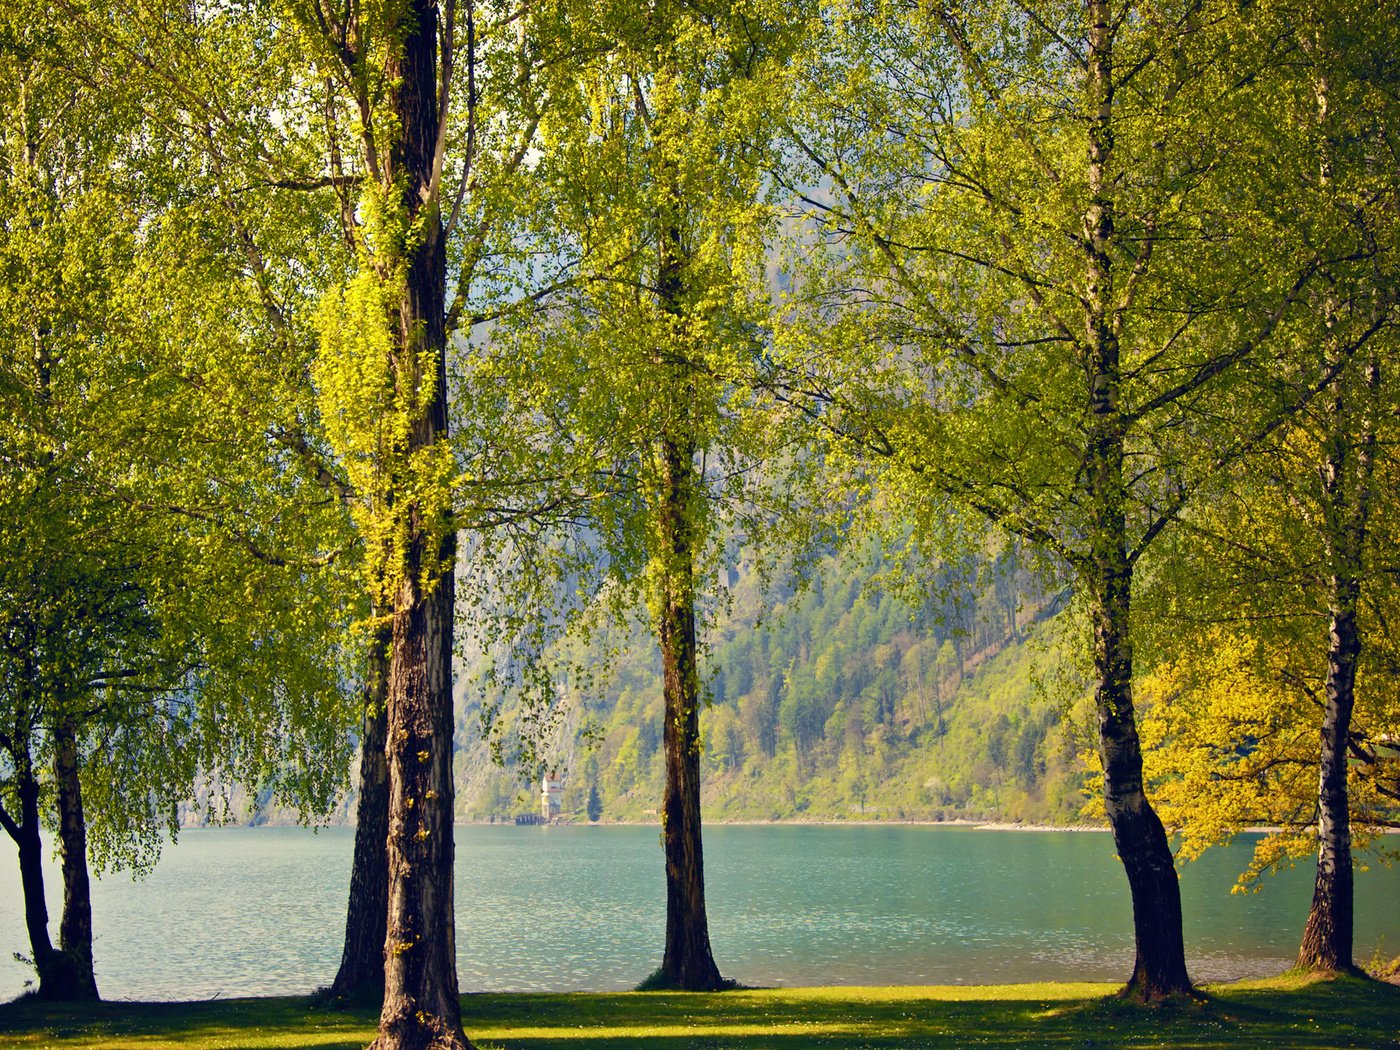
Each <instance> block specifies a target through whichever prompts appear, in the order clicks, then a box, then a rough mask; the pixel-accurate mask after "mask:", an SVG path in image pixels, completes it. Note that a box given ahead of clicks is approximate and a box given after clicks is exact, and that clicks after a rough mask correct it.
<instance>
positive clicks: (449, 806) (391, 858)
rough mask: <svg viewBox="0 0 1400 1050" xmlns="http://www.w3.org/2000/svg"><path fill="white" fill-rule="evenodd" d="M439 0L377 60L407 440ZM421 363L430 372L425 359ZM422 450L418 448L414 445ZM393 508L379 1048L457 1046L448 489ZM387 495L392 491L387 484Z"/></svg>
mask: <svg viewBox="0 0 1400 1050" xmlns="http://www.w3.org/2000/svg"><path fill="white" fill-rule="evenodd" d="M437 36H438V21H437V6H436V4H435V3H433V2H432V0H412V3H411V7H410V11H409V12H408V17H407V19H406V24H405V26H404V40H403V45H402V50H401V51H400V52H398V53H397V54H396V55H394V56H393V58H391V60H390V61H389V62H388V63H387V64H386V74H387V78H386V79H387V82H388V83H389V84H390V85H392V88H391V93H392V98H391V102H392V106H393V109H394V113H395V116H396V118H397V121H398V129H397V130H398V132H399V134H398V136H397V137H396V140H395V141H394V143H393V145H392V148H391V155H390V160H389V169H390V170H389V171H388V172H387V176H388V178H387V180H386V185H385V189H386V190H389V189H397V190H398V191H399V192H400V193H401V194H402V195H401V197H400V198H399V200H400V202H401V204H402V207H403V208H404V211H405V214H406V217H407V219H408V225H407V226H406V227H405V229H406V230H410V229H411V230H412V235H411V236H409V237H408V239H407V241H406V244H407V247H406V249H405V250H406V251H407V252H408V256H407V259H406V260H405V262H406V263H407V267H406V271H407V272H406V274H405V276H404V296H403V300H402V302H401V303H400V307H399V317H398V332H397V334H396V346H395V355H394V356H395V360H394V370H395V382H396V383H397V384H398V387H399V391H400V393H401V394H402V395H406V396H405V397H404V402H405V403H413V401H416V400H418V399H419V398H420V397H422V395H423V393H425V392H426V391H427V390H431V395H432V396H431V399H429V400H428V403H427V405H426V407H425V409H424V411H423V412H422V413H421V414H419V415H418V416H417V417H416V418H415V419H413V420H412V423H411V426H410V431H409V437H408V449H407V451H408V454H409V462H410V463H412V462H413V460H414V454H415V453H417V452H419V451H420V450H423V449H427V448H429V447H430V446H434V445H439V444H441V443H444V442H446V440H447V360H446V335H445V329H444V325H445V305H446V304H445V298H446V281H447V258H446V254H445V250H444V243H443V229H442V219H441V215H440V214H439V211H438V205H437V201H436V199H435V198H433V199H430V198H432V194H431V193H430V192H429V188H430V187H431V186H432V170H433V158H434V152H435V148H436V142H437V132H438V107H437V77H438V53H437ZM428 367H431V368H432V372H431V373H429V372H428V371H427V368H428ZM419 458H421V457H419ZM425 487H426V490H427V493H426V495H425V494H424V493H423V492H421V491H419V492H415V493H413V495H412V499H413V502H405V503H404V504H402V505H400V506H398V507H397V508H396V512H397V513H398V514H400V515H401V517H400V519H399V520H400V522H401V523H402V524H403V526H404V528H405V530H406V545H405V550H404V555H403V561H402V563H401V564H400V565H399V566H398V568H397V571H398V572H399V573H400V574H401V575H400V576H399V578H398V582H397V586H396V589H395V593H394V599H393V623H392V633H391V638H392V641H391V648H390V656H389V684H388V723H387V734H388V743H387V747H386V758H387V762H388V767H389V835H388V868H389V905H388V912H387V927H386V937H385V942H384V1006H383V1010H382V1011H381V1013H380V1019H379V1036H378V1038H377V1039H376V1040H375V1042H374V1044H373V1045H374V1046H375V1047H376V1048H382V1050H419V1048H426V1047H433V1048H467V1047H470V1045H471V1044H470V1043H469V1042H468V1041H467V1037H466V1035H465V1034H464V1033H463V1032H462V1020H461V1000H460V998H459V994H460V993H459V991H458V986H457V943H456V934H455V930H454V915H453V884H452V879H453V840H452V816H453V802H452V798H453V787H452V730H453V717H452V630H453V601H454V598H455V587H454V575H453V567H454V562H455V559H456V555H457V543H456V535H455V533H454V532H453V531H452V529H451V526H450V524H449V523H450V517H451V505H450V494H449V493H447V492H441V493H439V492H437V490H436V487H435V486H434V485H432V484H431V483H429V484H428V485H427V486H425ZM394 495H398V493H395V494H394Z"/></svg>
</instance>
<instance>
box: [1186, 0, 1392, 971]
mask: <svg viewBox="0 0 1400 1050" xmlns="http://www.w3.org/2000/svg"><path fill="white" fill-rule="evenodd" d="M1334 15H1335V17H1329V18H1328V19H1326V20H1319V19H1318V18H1317V17H1316V15H1315V13H1314V12H1312V11H1310V10H1307V9H1301V8H1300V9H1293V8H1291V7H1289V6H1287V5H1283V6H1280V7H1277V8H1270V9H1268V11H1267V12H1266V14H1265V15H1263V16H1261V17H1260V19H1259V23H1258V24H1257V25H1256V26H1254V27H1253V30H1254V32H1255V34H1256V38H1264V37H1268V38H1271V39H1284V40H1287V41H1289V43H1290V45H1291V56H1290V58H1291V65H1292V67H1293V69H1294V75H1293V77H1292V80H1291V83H1290V85H1289V88H1290V90H1288V91H1287V92H1285V93H1283V94H1282V97H1281V99H1280V106H1281V108H1282V109H1283V110H1284V112H1286V113H1287V114H1288V117H1289V120H1290V123H1291V124H1292V126H1294V127H1296V128H1298V129H1299V131H1300V132H1301V134H1300V136H1299V138H1300V140H1301V143H1302V148H1301V149H1297V150H1294V151H1291V154H1290V156H1291V157H1292V158H1293V160H1292V163H1285V164H1284V165H1281V166H1282V167H1283V168H1284V170H1285V172H1286V179H1285V180H1284V181H1283V190H1284V192H1283V193H1281V194H1280V195H1279V196H1278V197H1276V198H1271V199H1270V200H1269V201H1267V202H1266V204H1265V206H1264V207H1263V208H1261V209H1260V214H1261V220H1262V221H1263V222H1265V223H1267V224H1268V225H1269V226H1271V227H1272V228H1273V229H1274V230H1277V231H1278V232H1279V234H1280V235H1281V236H1283V235H1287V234H1288V232H1289V231H1302V236H1303V237H1305V238H1306V242H1307V243H1308V244H1309V245H1311V246H1314V248H1315V250H1316V251H1317V252H1318V256H1319V262H1318V278H1319V279H1318V281H1317V282H1316V283H1315V285H1314V286H1313V287H1312V288H1310V289H1309V290H1308V292H1307V294H1306V295H1305V296H1304V298H1303V301H1302V305H1303V306H1304V309H1303V310H1300V311H1299V312H1298V314H1297V316H1295V317H1294V318H1292V319H1291V323H1289V324H1288V325H1287V326H1286V327H1285V328H1284V329H1283V332H1282V334H1283V335H1285V336H1286V337H1287V340H1288V342H1287V343H1285V344H1284V345H1285V346H1288V347H1289V350H1288V355H1287V357H1286V358H1285V361H1287V362H1289V363H1287V364H1285V365H1284V367H1283V368H1282V369H1281V370H1280V371H1281V375H1280V379H1279V382H1280V385H1281V386H1283V387H1284V389H1285V390H1289V391H1290V395H1289V396H1291V397H1292V399H1293V400H1294V401H1296V402H1298V403H1300V404H1301V405H1302V407H1301V409H1300V411H1298V412H1297V413H1296V414H1295V415H1294V417H1293V418H1292V419H1290V421H1289V422H1288V424H1287V425H1286V426H1284V427H1281V428H1280V429H1279V431H1278V433H1277V434H1276V435H1275V436H1274V437H1273V439H1271V440H1270V441H1269V442H1268V443H1267V444H1266V445H1265V446H1264V447H1262V448H1261V449H1260V450H1259V451H1258V453H1257V454H1256V455H1254V456H1253V457H1251V459H1250V461H1249V462H1248V464H1247V465H1246V466H1244V467H1243V468H1242V469H1241V470H1240V471H1238V472H1236V473H1234V474H1232V475H1231V476H1230V479H1229V480H1230V481H1231V483H1232V484H1231V488H1230V489H1228V490H1224V491H1222V492H1220V493H1219V494H1218V495H1217V496H1216V497H1215V499H1214V500H1213V501H1212V502H1211V504H1210V505H1208V506H1203V507H1202V508H1201V509H1200V511H1199V512H1198V513H1196V514H1194V515H1192V516H1191V517H1190V518H1189V519H1188V521H1187V524H1188V527H1189V529H1190V531H1191V539H1192V540H1194V544H1195V547H1196V548H1198V549H1197V550H1196V551H1195V552H1194V553H1195V555H1196V557H1197V558H1198V559H1199V560H1198V561H1197V563H1196V564H1198V565H1200V566H1201V570H1200V571H1201V573H1202V575H1200V577H1199V578H1200V580H1201V581H1202V582H1201V583H1198V584H1196V586H1195V587H1194V588H1193V587H1188V588H1185V590H1186V593H1188V594H1189V593H1191V592H1192V591H1196V592H1198V594H1199V593H1202V592H1203V594H1204V595H1205V597H1198V602H1199V604H1198V605H1197V606H1196V607H1195V610H1194V613H1195V615H1196V616H1198V617H1199V616H1201V615H1202V614H1203V613H1204V612H1205V610H1208V609H1211V608H1212V607H1213V606H1214V605H1215V604H1216V602H1218V601H1219V600H1220V596H1218V595H1214V594H1213V593H1212V592H1213V591H1214V588H1212V587H1211V586H1209V581H1215V580H1221V579H1223V580H1226V581H1229V584H1230V590H1229V591H1228V592H1227V595H1228V597H1227V600H1228V601H1231V602H1233V603H1235V604H1236V606H1237V609H1236V610H1233V611H1231V612H1227V613H1226V614H1225V615H1226V617H1227V619H1229V620H1231V621H1233V622H1234V623H1235V624H1237V626H1236V627H1234V628H1233V629H1232V631H1233V632H1234V633H1236V635H1237V636H1236V637H1235V638H1233V639H1228V638H1227V639H1226V644H1225V645H1224V646H1222V652H1224V653H1230V654H1232V656H1233V657H1234V660H1233V665H1234V666H1233V668H1232V670H1231V671H1230V672H1229V673H1230V674H1231V675H1232V676H1233V677H1234V678H1236V679H1238V678H1239V677H1241V676H1243V677H1245V678H1246V679H1247V680H1248V682H1249V683H1250V685H1251V686H1252V688H1246V689H1245V690H1244V691H1243V692H1242V696H1246V697H1251V698H1256V702H1255V703H1254V704H1252V705H1249V706H1248V707H1247V708H1246V718H1247V719H1249V718H1258V719H1260V722H1259V723H1258V724H1257V725H1255V726H1254V727H1253V728H1249V723H1248V721H1246V723H1245V724H1244V725H1243V726H1241V727H1240V728H1241V730H1242V731H1243V733H1244V735H1243V737H1242V738H1240V739H1237V740H1235V741H1233V742H1231V741H1228V740H1216V741H1215V742H1214V743H1213V744H1212V745H1210V746H1208V747H1207V749H1206V750H1205V751H1204V752H1203V754H1207V755H1213V756H1214V761H1213V762H1212V763H1209V764H1211V765H1214V766H1217V767H1218V772H1219V773H1220V785H1219V787H1212V786H1203V787H1204V790H1203V792H1202V799H1201V801H1200V803H1196V804H1192V803H1190V802H1186V801H1185V800H1182V799H1181V798H1180V797H1179V796H1177V798H1176V799H1175V801H1176V802H1177V803H1178V805H1179V806H1180V809H1179V813H1180V814H1181V816H1182V818H1184V819H1186V820H1187V822H1188V827H1189V826H1190V825H1191V824H1192V823H1195V817H1196V815H1197V813H1198V812H1199V811H1201V810H1206V811H1209V810H1211V809H1214V811H1215V813H1217V814H1220V813H1225V814H1228V816H1227V817H1226V819H1225V820H1224V821H1223V822H1222V821H1219V820H1217V819H1208V820H1207V821H1206V822H1205V823H1206V827H1207V828H1208V829H1209V830H1205V831H1204V832H1203V833H1201V840H1202V841H1209V840H1210V839H1211V837H1212V836H1213V835H1219V834H1220V833H1222V832H1223V831H1224V830H1225V829H1226V828H1228V827H1229V826H1230V825H1231V822H1232V821H1233V820H1237V819H1239V818H1240V817H1241V816H1242V815H1243V814H1244V813H1245V812H1247V811H1248V810H1249V809H1250V808H1252V807H1255V806H1257V805H1258V804H1259V802H1260V800H1259V799H1258V798H1257V797H1255V798H1254V799H1253V800H1252V801H1248V800H1250V798H1251V795H1252V794H1253V792H1254V791H1256V790H1257V788H1258V786H1259V785H1262V784H1265V783H1272V784H1273V785H1274V787H1275V788H1276V789H1277V796H1276V798H1274V799H1272V800H1270V802H1269V804H1268V805H1267V806H1266V807H1265V808H1266V809H1268V810H1269V811H1270V812H1272V813H1275V814H1277V815H1278V818H1279V819H1278V820H1277V821H1269V823H1280V824H1283V825H1285V826H1286V827H1287V828H1288V829H1289V830H1288V832H1287V833H1285V834H1284V835H1282V836H1277V835H1276V836H1270V837H1269V838H1268V839H1266V840H1265V841H1264V842H1263V843H1261V846H1260V850H1259V851H1258V852H1257V853H1256V858H1255V864H1254V865H1253V866H1252V869H1251V873H1252V874H1257V873H1258V872H1259V871H1260V870H1263V869H1264V868H1267V867H1269V866H1270V865H1271V864H1272V863H1274V862H1277V861H1278V860H1279V859H1281V858H1282V857H1285V856H1288V855H1289V854H1292V853H1294V852H1296V851H1298V850H1299V849H1300V848H1301V847H1302V846H1303V843H1304V842H1307V843H1308V845H1307V848H1308V849H1312V848H1315V849H1316V850H1317V854H1318V862H1317V877H1316V884H1315V889H1314V895H1313V902H1312V907H1311V909H1310V912H1309V917H1308V922H1307V926H1306V928H1305V931H1304V935H1303V943H1302V947H1301V949H1300V952H1299V965H1300V966H1302V967H1307V968H1316V969H1324V970H1350V969H1352V968H1353V967H1354V963H1353V960H1352V929H1351V927H1352V918H1351V916H1352V877H1353V876H1352V867H1353V864H1352V844H1351V822H1352V820H1353V819H1359V820H1360V822H1361V826H1362V827H1363V828H1364V827H1374V823H1375V822H1376V821H1377V820H1380V821H1382V822H1384V821H1385V820H1386V819H1387V814H1386V811H1385V805H1384V802H1383V799H1384V792H1385V786H1384V774H1383V773H1382V776H1381V778H1379V779H1378V778H1377V776H1376V773H1377V770H1378V769H1383V767H1384V762H1381V763H1378V762H1377V761H1376V759H1377V757H1378V756H1377V753H1376V750H1375V739H1374V738H1375V735H1376V734H1382V735H1383V734H1384V732H1385V731H1386V730H1385V726H1386V725H1387V713H1386V709H1385V704H1384V703H1383V702H1381V703H1378V702H1377V700H1376V698H1375V697H1374V696H1367V695H1366V694H1367V693H1369V692H1371V691H1372V690H1375V689H1377V688H1378V687H1379V684H1380V683H1382V682H1384V681H1385V680H1386V678H1387V676H1388V671H1387V669H1386V667H1385V663H1384V657H1383V655H1382V654H1383V653H1384V652H1385V650H1386V649H1387V648H1388V643H1387V642H1386V640H1385V636H1386V632H1385V631H1384V630H1383V629H1378V627H1377V626H1371V625H1369V624H1368V623H1367V620H1368V619H1369V620H1372V621H1374V623H1375V624H1376V625H1379V624H1384V623H1385V622H1387V618H1388V612H1387V610H1388V608H1389V602H1390V600H1391V599H1392V595H1391V592H1390V587H1389V586H1388V582H1387V580H1386V569H1385V567H1384V566H1385V561H1384V553H1383V552H1385V551H1386V550H1388V549H1389V546H1390V545H1389V543H1388V542H1387V541H1388V537H1387V536H1386V533H1385V530H1386V529H1388V528H1389V527H1390V525H1389V519H1390V518H1391V516H1392V515H1393V508H1392V507H1391V505H1390V500H1389V498H1388V496H1389V491H1390V489H1389V486H1387V485H1386V484H1384V483H1381V482H1380V481H1379V477H1378V473H1377V472H1378V470H1379V471H1381V472H1382V473H1385V472H1388V470H1389V467H1388V466H1387V465H1386V463H1385V460H1386V459H1387V457H1388V449H1389V446H1390V439H1389V437H1388V436H1387V435H1388V430H1389V424H1388V421H1389V419H1390V417H1391V416H1392V415H1393V404H1394V398H1395V395H1394V391H1393V377H1391V376H1389V375H1388V370H1387V369H1386V368H1385V367H1384V362H1385V361H1386V359H1387V356H1388V353H1389V348H1390V346H1391V344H1392V343H1393V341H1394V324H1395V320H1396V313H1395V309H1396V301H1395V296H1394V292H1393V289H1394V287H1395V275H1394V268H1393V264H1392V263H1391V261H1390V259H1391V256H1392V255H1393V252H1394V244H1395V241H1394V236H1395V229H1394V215H1395V212H1396V206H1397V202H1398V201H1400V184H1397V182H1396V179H1395V177H1394V172H1393V167H1391V166H1382V165H1378V164H1377V163H1376V156H1377V153H1378V151H1379V152H1384V151H1387V150H1391V149H1393V148H1394V143H1393V127H1394V117H1395V108H1394V99H1393V97H1392V95H1391V93H1390V92H1389V91H1388V90H1387V89H1386V88H1384V87H1383V86H1382V85H1384V84H1387V83H1389V82H1390V80H1391V79H1392V77H1393V62H1394V58H1393V56H1394V51H1395V46H1396V42H1397V41H1396V38H1395V28H1394V26H1392V25H1390V22H1389V20H1387V19H1383V18H1382V19H1376V18H1374V17H1373V16H1372V14H1371V13H1370V12H1369V11H1365V10H1362V9H1360V8H1351V9H1349V10H1348V11H1346V13H1345V15H1344V16H1343V15H1341V13H1339V12H1338V13H1334ZM1295 236H1296V234H1295ZM1276 342H1279V340H1276ZM1290 344H1291V345H1290ZM1318 375H1320V376H1321V377H1322V379H1321V381H1320V382H1318V383H1317V385H1316V388H1315V389H1316V397H1315V398H1309V399H1305V398H1302V397H1300V396H1299V393H1300V391H1299V387H1300V386H1301V385H1302V384H1305V383H1308V382H1311V381H1312V377H1313V376H1318ZM1378 529H1379V530H1380V531H1379V532H1378V531H1377V530H1378ZM1186 553H1187V554H1188V556H1189V555H1190V554H1191V553H1192V552H1190V551H1188V552H1186ZM1245 581H1253V582H1252V585H1250V586H1240V584H1243V583H1244V582H1245ZM1177 605H1178V607H1186V606H1188V605H1189V603H1186V602H1181V601H1178V603H1177ZM1216 615H1217V616H1218V614H1216ZM1324 627H1325V630H1324ZM1320 636H1321V637H1320ZM1324 637H1325V641H1324ZM1372 646H1375V647H1377V649H1378V652H1377V653H1376V654H1375V655H1370V654H1368V653H1367V651H1366V650H1367V648H1369V647H1372ZM1167 649H1168V651H1169V652H1173V655H1174V656H1175V657H1176V659H1178V660H1182V661H1183V662H1184V663H1187V664H1189V663H1190V660H1189V659H1184V658H1182V657H1180V656H1177V655H1176V654H1175V652H1174V651H1173V650H1174V647H1171V646H1168V647H1167ZM1368 665H1369V669H1370V674H1368V675H1365V676H1364V677H1362V678H1359V677H1358V675H1359V673H1360V672H1361V669H1362V668H1363V667H1367V666H1368ZM1187 673H1188V674H1189V672H1187ZM1366 678H1369V679H1370V683H1369V684H1367V685H1365V687H1364V688H1363V686H1362V683H1363V682H1364V681H1365V679H1366ZM1197 688H1199V687H1197ZM1206 688H1207V690H1208V691H1210V692H1214V690H1213V689H1210V687H1209V686H1207V687H1206ZM1359 697H1360V698H1364V699H1362V706H1361V707H1360V708H1358V707H1357V701H1358V698H1359ZM1265 698H1267V702H1266V703H1265V704H1264V706H1263V707H1262V708H1261V706H1260V703H1259V701H1261V700H1264V699H1265ZM1187 706H1190V707H1194V705H1187ZM1227 709H1228V708H1227ZM1310 709H1311V719H1312V720H1314V721H1318V718H1317V716H1318V714H1319V713H1320V715H1321V718H1320V723H1321V734H1320V742H1319V747H1318V749H1317V750H1316V751H1315V752H1314V755H1313V757H1312V758H1311V759H1309V758H1308V757H1307V756H1306V754H1305V753H1302V754H1300V752H1299V750H1298V748H1297V747H1296V746H1291V745H1290V743H1289V742H1288V739H1287V737H1286V736H1284V735H1283V727H1285V726H1288V727H1291V728H1292V729H1294V731H1296V728H1297V727H1298V726H1299V724H1300V721H1301V722H1304V723H1305V722H1306V721H1308V720H1309V717H1310V716H1309V714H1308V712H1309V710H1310ZM1358 715H1359V716H1360V717H1359V718H1358V717H1357V716H1358ZM1166 717H1167V718H1169V719H1170V720H1171V721H1172V722H1177V723H1179V714H1178V713H1176V712H1168V713H1167V716H1166ZM1201 721H1202V722H1203V726H1204V727H1205V728H1195V727H1193V728H1192V729H1189V730H1186V731H1184V732H1183V733H1182V735H1184V736H1186V737H1193V738H1197V739H1199V738H1200V737H1202V736H1205V735H1208V734H1209V733H1211V732H1212V731H1214V732H1217V733H1218V732H1219V731H1220V730H1221V729H1222V728H1223V726H1222V721H1225V720H1222V719H1219V718H1215V717H1203V718H1202V720H1201ZM1178 732H1180V731H1178ZM1167 751H1168V754H1170V755H1171V756H1172V757H1173V759H1176V760H1179V759H1180V758H1181V750H1180V747H1179V746H1178V745H1176V744H1174V743H1173V744H1172V745H1170V746H1169V747H1168V748H1167ZM1353 766H1354V767H1355V770H1356V772H1357V775H1356V776H1353V775H1351V771H1352V767H1353ZM1304 770H1311V771H1313V772H1314V773H1315V775H1316V782H1315V786H1314V789H1313V790H1311V791H1309V792H1307V793H1306V794H1305V795H1301V796H1300V794H1299V792H1298V790H1297V788H1298V781H1297V779H1296V776H1297V774H1298V773H1299V772H1301V771H1304ZM1349 780H1350V781H1354V782H1355V781H1358V780H1359V783H1358V784H1357V786H1359V787H1360V788H1361V797H1360V798H1359V799H1357V800H1355V804H1353V803H1352V802H1351V801H1349V797H1348V796H1349V792H1350V788H1349V783H1348V782H1349ZM1222 789H1223V790H1222ZM1378 789H1379V790H1380V797H1379V798H1378V796H1377V790H1378ZM1222 796H1225V797H1228V798H1229V801H1228V802H1227V801H1226V800H1225V798H1222ZM1304 814H1306V815H1304ZM1314 814H1315V817H1314ZM1314 824H1315V827H1316V834H1315V839H1313V838H1311V836H1309V835H1308V834H1307V833H1306V831H1305V829H1307V828H1310V827H1312V826H1314Z"/></svg>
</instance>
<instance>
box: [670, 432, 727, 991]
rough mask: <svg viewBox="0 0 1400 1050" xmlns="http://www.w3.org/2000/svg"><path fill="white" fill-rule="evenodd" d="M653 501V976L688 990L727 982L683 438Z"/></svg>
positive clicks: (690, 467)
mask: <svg viewBox="0 0 1400 1050" xmlns="http://www.w3.org/2000/svg"><path fill="white" fill-rule="evenodd" d="M662 471H663V478H662V493H661V499H660V505H659V507H658V510H659V517H660V537H659V538H660V542H661V549H662V557H663V558H664V559H665V564H664V569H663V572H662V577H663V582H662V584H661V589H662V594H661V601H660V610H659V613H660V615H659V617H658V620H657V637H658V640H659V642H660V645H661V676H662V694H663V698H664V701H665V703H664V707H665V714H664V717H665V728H664V731H663V734H662V747H663V750H664V751H665V754H666V787H665V791H664V793H663V795H662V799H661V837H662V843H663V845H664V851H665V856H666V952H665V955H664V957H663V958H662V962H661V972H660V974H659V975H658V980H657V982H656V983H657V984H658V985H660V986H663V987H667V988H683V989H686V990H689V991H711V990H714V989H717V988H721V987H723V985H724V980H723V978H721V977H720V973H719V968H718V967H717V966H716V965H715V960H714V955H713V953H712V952H711V950H710V928H709V921H708V919H707V918H706V916H705V865H704V858H703V854H702V850H701V833H700V674H699V668H698V666H697V662H696V661H697V654H696V647H695V567H694V558H695V551H694V526H693V525H692V522H691V517H692V515H693V514H694V508H693V507H692V506H691V505H690V501H691V496H692V494H693V492H694V489H695V484H696V479H695V465H694V457H693V452H692V450H691V447H690V445H689V444H688V443H684V442H676V441H672V440H670V439H667V440H664V441H663V442H662Z"/></svg>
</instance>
